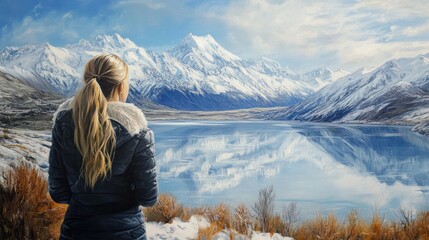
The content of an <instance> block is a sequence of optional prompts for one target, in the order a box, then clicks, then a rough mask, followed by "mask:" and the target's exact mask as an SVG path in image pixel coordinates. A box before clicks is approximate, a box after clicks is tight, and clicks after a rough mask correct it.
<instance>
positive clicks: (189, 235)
mask: <svg viewBox="0 0 429 240" xmlns="http://www.w3.org/2000/svg"><path fill="white" fill-rule="evenodd" d="M209 226H210V222H209V221H207V220H206V219H205V218H204V217H202V216H192V217H191V218H190V219H189V221H188V222H183V221H182V220H180V219H178V218H176V219H174V220H173V222H172V223H165V224H163V223H157V222H147V223H146V233H147V238H148V239H149V240H155V239H176V240H187V239H189V240H190V239H197V237H198V230H199V229H201V228H206V227H209ZM211 239H212V240H230V239H231V238H230V232H229V230H224V231H222V232H219V233H217V234H215V235H214V236H213V237H212V238H211ZM233 239H234V240H246V239H252V240H291V239H292V238H290V237H282V236H281V235H280V234H278V233H276V234H273V235H272V236H271V234H270V233H261V232H256V231H255V232H253V233H252V237H251V238H248V237H247V236H244V235H236V236H235V237H234V238H233Z"/></svg>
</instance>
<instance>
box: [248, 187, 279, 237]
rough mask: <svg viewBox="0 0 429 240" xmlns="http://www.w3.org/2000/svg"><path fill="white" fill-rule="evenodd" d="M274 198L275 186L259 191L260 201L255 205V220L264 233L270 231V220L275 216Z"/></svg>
mask: <svg viewBox="0 0 429 240" xmlns="http://www.w3.org/2000/svg"><path fill="white" fill-rule="evenodd" d="M274 198H275V193H274V189H273V186H269V187H266V188H263V189H261V190H259V195H258V200H256V202H255V203H254V205H253V211H254V212H255V218H256V220H257V222H258V224H259V227H260V228H261V231H262V232H268V231H269V229H270V218H272V217H273V216H274Z"/></svg>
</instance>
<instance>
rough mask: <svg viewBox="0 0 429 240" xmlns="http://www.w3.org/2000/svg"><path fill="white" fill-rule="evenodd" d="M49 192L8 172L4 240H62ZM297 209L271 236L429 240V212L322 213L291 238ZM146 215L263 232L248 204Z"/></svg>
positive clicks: (275, 222) (163, 202) (32, 177)
mask: <svg viewBox="0 0 429 240" xmlns="http://www.w3.org/2000/svg"><path fill="white" fill-rule="evenodd" d="M47 190H48V189H47V181H46V179H45V177H44V176H43V175H42V174H41V173H40V172H39V171H38V170H37V169H35V168H33V167H31V166H30V165H25V164H21V165H18V166H16V167H15V168H12V169H10V170H7V171H5V172H4V173H3V176H2V180H1V181H0V239H58V236H59V230H60V225H61V223H62V220H63V218H64V213H65V210H66V205H60V204H57V203H55V202H53V201H52V200H51V198H50V197H49V195H48V191H47ZM295 210H296V209H295ZM295 210H294V211H290V214H289V215H288V214H286V216H288V217H285V216H283V215H284V214H283V215H279V214H277V213H275V214H274V215H273V216H271V217H270V218H269V226H268V229H269V232H270V233H271V234H273V233H280V234H281V235H283V236H284V235H289V236H290V237H293V238H294V239H296V240H300V239H306V240H307V239H308V240H312V239H332V240H336V239H338V240H340V239H341V240H346V239H347V240H354V239H362V240H379V239H380V240H390V239H392V240H393V239H395V240H396V239H421V240H425V239H428V240H429V212H428V211H424V212H420V213H418V214H415V213H413V212H410V211H404V210H401V211H400V214H399V218H398V220H396V221H386V220H385V219H383V218H382V217H381V216H380V215H379V214H378V213H377V212H375V213H374V215H373V217H372V219H371V220H370V221H365V220H363V219H361V218H360V217H359V215H358V214H357V212H356V211H351V212H350V213H349V215H348V217H347V218H346V219H344V220H338V219H337V217H336V216H335V215H334V214H328V215H327V216H322V215H320V214H319V215H317V216H316V217H315V218H313V219H310V220H307V221H305V222H299V223H297V224H296V226H295V227H294V228H293V231H289V232H288V233H287V231H288V230H287V227H288V226H289V227H290V224H291V223H294V222H295V220H294V219H298V218H299V216H296V215H297V213H298V212H297V211H295ZM144 212H145V215H146V221H155V222H163V223H170V222H171V221H172V220H173V219H174V218H176V217H178V218H180V219H182V220H183V221H188V220H189V218H190V216H192V215H201V216H204V217H206V218H207V220H209V221H210V226H208V227H206V228H202V229H199V231H198V236H197V238H198V239H206V240H209V239H212V238H213V236H214V235H216V234H217V233H219V232H220V231H223V230H225V229H227V230H228V231H227V232H228V233H229V237H230V239H234V237H235V236H236V235H237V234H242V235H244V236H247V237H250V235H251V233H252V231H253V230H258V229H257V228H258V224H257V222H258V221H257V220H256V219H255V217H254V216H252V215H251V213H250V212H249V210H248V208H247V207H246V205H244V204H239V205H238V206H237V207H235V208H234V210H233V212H232V213H231V211H230V207H229V206H228V205H226V204H219V205H217V206H214V207H197V208H191V209H189V208H184V207H183V206H182V205H181V204H179V203H178V202H177V201H176V199H175V198H174V197H173V196H172V195H171V194H161V195H160V196H159V201H158V203H157V204H156V205H155V206H154V207H152V208H146V209H144ZM286 213H288V212H287V211H286ZM291 216H292V217H293V218H291ZM291 219H292V220H291ZM289 230H290V229H289Z"/></svg>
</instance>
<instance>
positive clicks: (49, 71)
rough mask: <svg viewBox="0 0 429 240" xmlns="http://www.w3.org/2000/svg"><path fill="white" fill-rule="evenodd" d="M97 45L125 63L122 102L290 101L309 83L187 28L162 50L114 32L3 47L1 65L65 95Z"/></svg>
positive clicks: (218, 104)
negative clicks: (62, 42) (61, 43)
mask: <svg viewBox="0 0 429 240" xmlns="http://www.w3.org/2000/svg"><path fill="white" fill-rule="evenodd" d="M102 52H110V53H115V54H118V55H119V56H121V57H122V58H123V59H124V60H125V61H126V62H127V63H128V65H129V69H130V83H131V89H130V97H129V101H131V102H137V103H141V102H142V101H143V102H144V104H140V105H144V106H147V105H150V104H149V103H150V102H154V103H158V104H162V105H164V106H168V107H172V108H177V109H184V110H223V109H238V108H248V107H269V106H287V105H293V104H296V103H298V102H300V101H302V100H303V99H304V98H306V97H307V96H308V95H309V94H311V93H313V91H314V90H313V87H310V86H309V84H308V83H305V82H304V81H303V80H302V79H301V78H300V76H299V75H297V74H295V73H293V72H292V71H290V70H289V69H287V68H283V67H281V66H280V65H279V64H278V63H276V62H275V61H273V60H270V59H266V58H262V59H260V60H255V61H253V60H243V59H241V58H239V57H238V56H236V55H234V54H232V53H230V52H228V51H227V50H226V49H224V48H223V47H222V46H220V45H219V44H218V43H217V42H216V41H215V40H214V39H213V37H211V36H210V35H206V36H194V35H192V34H188V35H187V36H186V37H185V38H184V39H183V40H182V41H181V42H180V43H179V44H178V45H177V46H175V47H173V48H172V49H170V50H168V51H166V52H161V53H157V52H152V51H147V50H145V49H144V48H142V47H139V46H137V45H136V44H135V43H134V42H132V41H131V40H129V39H126V38H123V37H121V36H120V35H119V34H114V35H111V36H109V35H99V36H97V37H96V38H95V39H94V40H81V41H80V42H79V43H77V44H70V45H67V46H65V47H54V46H51V45H49V44H44V45H38V46H24V47H20V48H16V47H13V48H5V49H3V50H2V51H1V52H0V66H2V71H4V72H6V73H8V74H10V75H12V76H14V77H16V78H18V79H22V80H23V81H25V82H26V83H28V84H29V85H30V86H33V87H35V88H37V89H40V90H44V91H51V92H54V93H58V94H62V95H66V96H71V95H74V93H75V92H76V90H77V89H78V88H79V87H80V86H81V85H82V80H81V76H82V72H83V67H84V64H85V63H86V62H87V61H88V60H89V59H90V58H91V57H92V56H94V55H97V54H99V53H102Z"/></svg>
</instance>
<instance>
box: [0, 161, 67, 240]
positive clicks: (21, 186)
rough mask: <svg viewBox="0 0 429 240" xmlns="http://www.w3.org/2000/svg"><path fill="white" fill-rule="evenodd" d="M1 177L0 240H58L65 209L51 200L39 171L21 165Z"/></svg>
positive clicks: (45, 182)
mask: <svg viewBox="0 0 429 240" xmlns="http://www.w3.org/2000/svg"><path fill="white" fill-rule="evenodd" d="M2 177H3V179H2V180H1V184H0V239H58V237H59V229H60V225H61V222H62V220H63V216H64V213H65V210H66V207H65V206H63V205H60V204H57V203H55V202H54V201H52V200H51V198H50V197H49V195H48V189H47V186H48V185H47V181H46V178H45V177H43V176H42V175H41V173H40V172H39V170H37V169H35V168H33V167H31V166H29V165H24V164H21V165H18V166H17V167H15V168H13V169H9V170H6V171H5V172H4V173H3V176H2Z"/></svg>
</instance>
